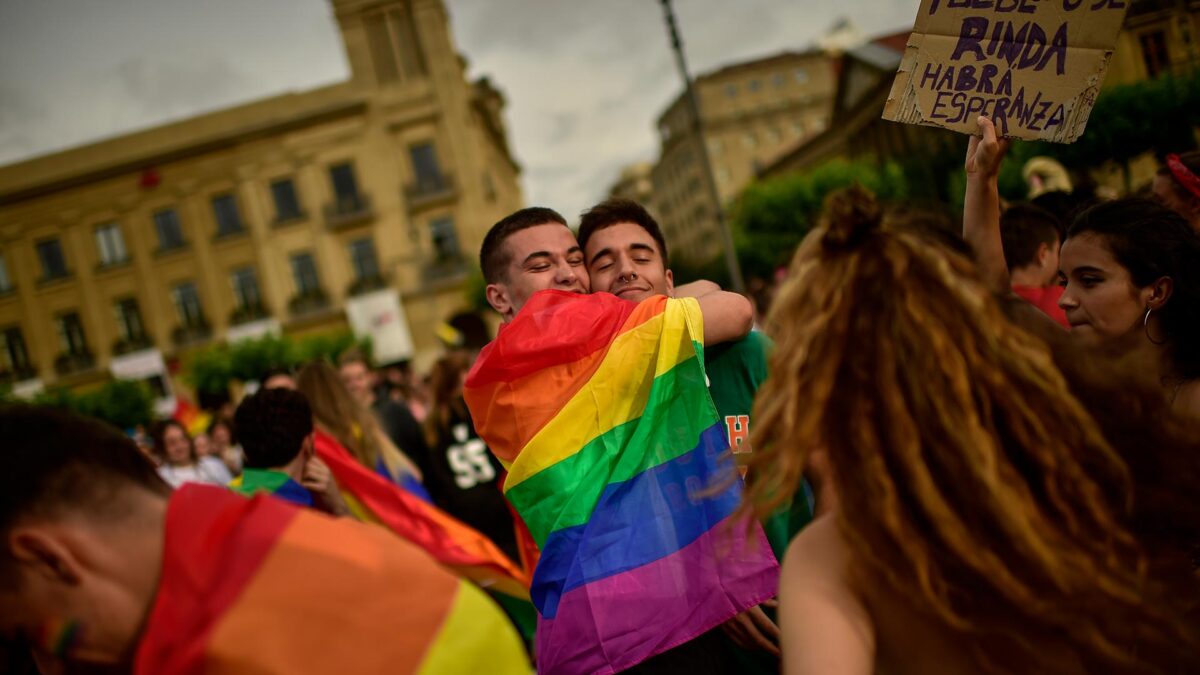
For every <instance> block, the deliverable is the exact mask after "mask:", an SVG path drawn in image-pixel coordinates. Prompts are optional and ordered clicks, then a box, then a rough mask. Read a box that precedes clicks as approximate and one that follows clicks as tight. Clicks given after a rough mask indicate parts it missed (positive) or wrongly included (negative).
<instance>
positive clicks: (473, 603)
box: [134, 485, 530, 675]
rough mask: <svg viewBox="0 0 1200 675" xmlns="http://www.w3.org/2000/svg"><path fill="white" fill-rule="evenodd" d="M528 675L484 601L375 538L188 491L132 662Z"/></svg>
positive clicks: (276, 505)
mask: <svg viewBox="0 0 1200 675" xmlns="http://www.w3.org/2000/svg"><path fill="white" fill-rule="evenodd" d="M218 672H227V673H268V672H270V673H430V674H435V673H478V672H487V673H504V674H506V675H528V673H529V672H530V665H529V660H528V657H527V656H526V653H525V648H524V646H523V644H522V642H521V639H520V637H519V636H518V635H517V633H516V631H515V630H513V628H512V626H511V625H510V624H509V623H508V621H507V620H506V618H505V616H504V613H503V612H502V611H501V610H500V608H499V607H498V606H497V605H496V604H495V603H494V602H492V600H490V599H489V598H488V597H487V596H486V595H485V594H484V593H483V592H482V591H480V590H479V589H478V588H476V587H475V586H474V585H473V584H471V583H469V582H466V581H464V580H462V579H460V578H458V577H456V576H455V575H454V574H452V573H450V572H449V571H447V570H445V569H443V568H442V567H441V566H440V565H438V564H437V563H436V562H435V561H434V560H433V559H432V558H430V557H429V556H428V555H427V554H426V553H425V552H424V551H422V550H421V549H420V548H418V547H417V546H414V545H413V544H411V543H409V542H407V541H404V540H402V539H400V538H397V537H394V536H392V535H391V534H388V533H387V532H385V531H383V530H382V529H380V528H377V527H368V526H365V525H363V524H361V523H356V522H353V521H351V520H348V519H333V518H329V517H327V516H324V515H322V514H318V513H316V512H314V511H311V510H308V509H300V508H297V507H294V506H292V505H289V504H287V503H285V502H283V501H280V500H276V499H273V498H270V497H267V496H265V495H260V496H257V497H254V498H252V499H246V498H244V497H241V496H239V495H236V494H234V493H232V492H229V491H227V490H224V489H221V488H217V487H213V486H205V485H185V486H184V487H182V488H180V489H179V490H177V491H175V493H174V494H173V495H172V496H171V500H170V502H169V504H168V507H167V517H166V536H165V543H164V550H163V564H162V575H161V578H160V581H159V588H158V592H157V594H156V596H155V600H154V605H153V607H152V608H151V610H150V614H149V617H148V619H147V623H146V629H145V633H144V635H143V638H142V640H141V642H140V643H139V645H138V647H137V651H136V653H135V656H134V673H135V674H136V675H151V674H154V675H157V674H158V673H184V674H191V673H195V674H197V675H198V674H199V673H218Z"/></svg>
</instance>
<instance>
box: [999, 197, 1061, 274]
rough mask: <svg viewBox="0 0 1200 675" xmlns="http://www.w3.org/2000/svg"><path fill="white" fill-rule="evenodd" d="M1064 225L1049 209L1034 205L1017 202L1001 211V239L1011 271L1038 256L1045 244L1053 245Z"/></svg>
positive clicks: (1006, 261) (1005, 260) (1005, 258)
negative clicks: (1039, 250) (1039, 249)
mask: <svg viewBox="0 0 1200 675" xmlns="http://www.w3.org/2000/svg"><path fill="white" fill-rule="evenodd" d="M1061 229H1062V225H1061V224H1060V223H1059V222H1058V218H1055V217H1054V214H1053V213H1050V212H1049V211H1047V210H1046V209H1043V208H1041V207H1040V206H1034V205H1033V204H1016V205H1014V206H1010V207H1009V208H1008V209H1006V210H1005V211H1004V213H1002V214H1000V239H1001V241H1002V242H1003V243H1004V262H1005V263H1007V264H1008V269H1009V270H1015V269H1017V268H1019V267H1024V266H1026V265H1028V264H1030V263H1032V262H1033V261H1034V258H1035V257H1037V252H1038V247H1039V246H1041V245H1042V244H1046V245H1047V246H1054V244H1055V243H1056V242H1058V233H1059V231H1060V230H1061Z"/></svg>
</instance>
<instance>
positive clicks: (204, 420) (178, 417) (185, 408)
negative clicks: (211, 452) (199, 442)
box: [171, 396, 212, 438]
mask: <svg viewBox="0 0 1200 675" xmlns="http://www.w3.org/2000/svg"><path fill="white" fill-rule="evenodd" d="M171 417H172V418H173V419H174V420H175V421H176V422H179V423H180V424H182V425H183V427H184V428H185V429H187V432H188V435H189V436H192V437H193V438H194V437H195V436H196V435H197V434H202V433H204V432H206V431H208V425H209V423H210V422H212V415H210V414H209V413H208V411H206V410H201V409H200V408H198V407H196V404H194V403H192V402H191V401H189V400H187V399H186V398H184V397H182V396H177V397H176V398H175V412H173V413H171Z"/></svg>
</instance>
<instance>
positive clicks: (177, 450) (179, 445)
mask: <svg viewBox="0 0 1200 675" xmlns="http://www.w3.org/2000/svg"><path fill="white" fill-rule="evenodd" d="M163 455H164V457H165V459H166V460H167V463H168V464H171V465H172V466H187V465H189V464H191V463H192V444H191V442H190V441H189V440H188V437H187V433H186V432H185V431H184V430H183V429H182V428H180V427H178V426H176V425H174V424H172V425H171V426H169V427H167V428H166V430H165V431H163Z"/></svg>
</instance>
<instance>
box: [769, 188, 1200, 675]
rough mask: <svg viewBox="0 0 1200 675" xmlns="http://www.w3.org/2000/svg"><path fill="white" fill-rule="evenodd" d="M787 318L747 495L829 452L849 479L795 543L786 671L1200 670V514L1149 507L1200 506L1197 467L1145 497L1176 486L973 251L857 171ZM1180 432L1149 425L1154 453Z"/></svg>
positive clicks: (824, 228) (789, 481) (801, 272)
mask: <svg viewBox="0 0 1200 675" xmlns="http://www.w3.org/2000/svg"><path fill="white" fill-rule="evenodd" d="M1001 262H1002V259H1001ZM767 328H768V332H769V333H770V334H771V335H772V337H773V338H774V340H775V351H774V353H773V355H772V357H771V369H770V372H771V377H770V379H768V380H767V381H766V383H765V384H764V385H763V387H762V389H760V392H759V396H758V398H757V402H756V407H755V410H754V414H755V416H756V420H758V421H757V423H756V426H755V429H754V430H753V433H752V438H751V442H752V443H753V445H754V448H755V454H754V456H753V458H751V460H750V463H751V467H752V468H751V470H750V473H749V475H750V476H751V486H750V488H749V490H748V493H747V497H746V498H747V503H748V504H750V505H751V506H750V508H753V509H754V510H755V511H756V512H758V513H759V514H760V515H762V514H767V513H770V512H771V511H772V509H774V508H775V507H777V506H778V505H779V504H781V503H785V502H786V500H788V499H790V498H791V495H792V494H794V492H795V491H796V490H797V489H798V486H799V485H800V482H801V479H802V478H803V476H804V472H805V471H806V470H807V469H808V468H809V466H810V459H811V457H812V456H813V454H814V453H820V456H821V457H822V458H823V460H824V463H825V464H826V472H827V474H828V480H830V481H831V482H832V483H833V487H834V489H835V492H836V493H837V495H838V499H837V504H836V506H835V507H834V508H833V509H832V510H831V511H830V512H827V513H825V514H823V515H822V516H820V517H819V518H818V519H817V520H816V521H814V522H813V524H811V525H810V526H809V527H808V528H807V529H805V530H804V531H802V532H801V533H800V534H799V535H798V536H797V537H796V539H795V540H794V541H793V542H792V544H791V546H790V547H789V549H788V553H787V555H786V557H785V559H784V562H783V566H782V575H781V589H780V619H781V620H780V628H781V631H782V645H783V665H784V672H785V673H789V674H793V675H808V674H810V673H811V674H814V675H815V674H818V673H819V674H826V673H837V674H850V673H854V674H858V673H863V674H866V673H872V672H886V673H980V672H1003V673H1141V672H1147V673H1152V672H1200V636H1198V634H1197V633H1198V630H1197V626H1196V623H1195V621H1194V619H1193V618H1191V616H1189V612H1191V611H1193V610H1194V608H1195V607H1196V600H1197V588H1196V580H1195V578H1194V577H1193V576H1192V575H1191V568H1190V564H1189V563H1188V562H1187V560H1186V556H1184V555H1182V553H1181V551H1182V549H1183V547H1182V546H1180V545H1179V543H1178V542H1179V540H1180V539H1182V540H1183V541H1185V542H1189V541H1193V539H1192V537H1193V536H1194V534H1195V533H1194V530H1195V527H1191V529H1188V531H1187V532H1184V533H1178V532H1171V533H1165V534H1164V533H1158V534H1156V535H1154V536H1151V535H1149V534H1147V533H1146V532H1145V531H1144V530H1143V528H1142V527H1141V525H1140V523H1142V520H1139V519H1138V517H1137V516H1141V515H1145V514H1146V513H1149V512H1152V513H1153V518H1148V519H1147V520H1149V521H1154V522H1158V523H1160V524H1165V523H1176V524H1179V523H1183V524H1186V523H1191V522H1195V519H1194V518H1192V517H1191V515H1194V513H1195V507H1193V506H1191V505H1190V502H1191V501H1193V500H1191V499H1190V498H1183V499H1179V497H1180V495H1181V494H1183V496H1184V497H1186V495H1188V494H1190V489H1191V488H1188V489H1187V490H1189V491H1184V492H1182V493H1181V492H1180V490H1179V489H1177V488H1178V486H1176V487H1175V488H1173V489H1175V491H1174V492H1171V491H1169V490H1166V489H1165V488H1164V489H1163V490H1162V493H1163V494H1167V493H1169V496H1170V498H1167V497H1162V498H1161V499H1150V498H1149V497H1146V498H1145V499H1143V496H1144V495H1155V496H1161V495H1159V494H1158V493H1157V492H1155V490H1157V489H1158V488H1157V486H1155V485H1143V484H1139V483H1137V482H1136V479H1137V478H1138V477H1139V476H1140V475H1141V474H1140V473H1139V471H1135V470H1134V469H1133V466H1135V465H1133V464H1129V463H1127V462H1126V461H1125V458H1124V456H1123V454H1122V452H1119V451H1118V449H1116V448H1115V447H1114V446H1113V445H1111V444H1110V443H1109V441H1108V440H1106V437H1105V436H1104V435H1103V433H1102V428H1103V427H1102V426H1101V425H1100V424H1098V423H1097V422H1096V420H1095V419H1093V417H1092V416H1091V415H1090V414H1089V412H1088V411H1087V409H1085V407H1084V405H1083V404H1081V402H1080V400H1079V399H1077V398H1076V396H1075V394H1074V393H1073V388H1072V386H1071V385H1070V384H1069V383H1068V381H1067V379H1066V378H1065V377H1064V376H1063V375H1062V373H1061V372H1060V370H1059V369H1058V368H1057V367H1056V365H1055V362H1054V360H1053V359H1052V357H1051V353H1050V349H1049V347H1048V346H1047V345H1046V343H1045V342H1043V341H1042V340H1040V339H1038V338H1037V337H1034V335H1033V334H1031V333H1029V332H1027V331H1025V330H1023V329H1021V328H1019V327H1017V326H1016V325H1014V324H1013V323H1011V322H1010V321H1009V320H1008V318H1007V317H1006V316H1005V314H1004V312H1003V311H1002V309H1001V303H1000V302H998V300H997V298H996V297H995V295H993V292H992V289H991V288H989V286H988V285H986V284H985V283H984V282H983V281H982V280H981V278H980V277H979V276H978V274H977V272H976V269H975V267H974V265H973V263H972V261H971V260H970V259H969V258H968V257H967V256H966V255H963V254H961V253H958V252H956V251H954V250H952V249H950V248H948V247H946V246H943V245H939V244H938V243H937V242H936V241H934V240H933V239H932V238H930V237H929V236H928V235H925V234H922V233H919V232H917V231H914V230H911V229H905V228H903V227H900V226H897V225H896V224H895V223H893V222H891V220H890V219H889V218H888V217H886V216H885V215H884V214H883V213H882V212H881V209H880V207H879V206H878V205H877V204H876V202H875V200H874V199H873V197H872V196H871V195H870V194H869V193H868V192H866V191H865V190H863V189H861V188H851V189H849V190H847V191H844V192H841V193H838V194H835V195H833V196H832V197H831V198H830V199H829V200H828V201H827V203H826V208H825V211H824V214H823V216H822V219H821V222H820V224H819V226H818V227H817V228H816V229H815V230H814V231H813V232H812V233H810V234H809V235H808V237H807V238H806V239H805V241H804V243H803V244H802V245H801V247H800V249H799V250H798V251H797V253H796V256H795V258H794V259H793V261H792V265H791V274H790V276H789V279H788V281H787V282H786V284H785V285H784V286H783V287H782V288H781V289H780V291H779V293H778V295H777V297H776V299H775V302H774V303H773V305H772V308H771V313H770V315H769V317H768V320H767ZM1146 407H1147V408H1150V406H1146ZM1134 412H1136V410H1135V409H1130V414H1133V413H1134ZM1139 419H1141V418H1139ZM1167 449H1168V448H1167V446H1166V445H1159V444H1154V445H1153V446H1152V447H1142V445H1140V444H1137V447H1136V449H1135V452H1134V453H1133V454H1135V455H1139V456H1140V459H1138V461H1139V462H1140V464H1137V465H1136V466H1138V467H1140V466H1147V465H1149V464H1152V462H1150V461H1149V459H1148V458H1149V457H1154V456H1157V455H1156V453H1158V452H1160V451H1165V450H1167ZM1171 449H1172V450H1173V449H1174V448H1171ZM1169 456H1171V457H1180V456H1182V455H1181V454H1180V453H1174V452H1172V453H1169ZM1193 456H1195V455H1193ZM1192 464H1193V465H1194V464H1195V462H1194V461H1193V462H1192ZM1179 475H1184V474H1182V473H1181V474H1179ZM1187 475H1190V476H1192V477H1195V476H1196V475H1197V471H1196V470H1195V467H1194V466H1192V467H1191V473H1190V474H1187ZM1131 504H1132V505H1133V508H1132V511H1131ZM1152 507H1153V508H1152ZM1154 509H1157V510H1154ZM1189 509H1190V511H1189ZM1184 512H1187V514H1190V515H1185V513H1184ZM1181 527H1182V526H1181ZM1184 529H1187V528H1184ZM1167 540H1170V542H1171V543H1165V542H1167ZM1164 550H1165V551H1167V553H1166V554H1163V556H1164V557H1162V559H1164V560H1169V561H1170V563H1171V565H1172V566H1171V567H1170V569H1171V571H1172V574H1167V573H1166V572H1161V571H1160V570H1161V569H1162V568H1160V567H1159V562H1158V561H1159V560H1160V553H1161V552H1162V551H1164ZM1151 570H1154V572H1153V573H1152V572H1151ZM1173 574H1177V575H1178V576H1174V575H1173Z"/></svg>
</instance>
